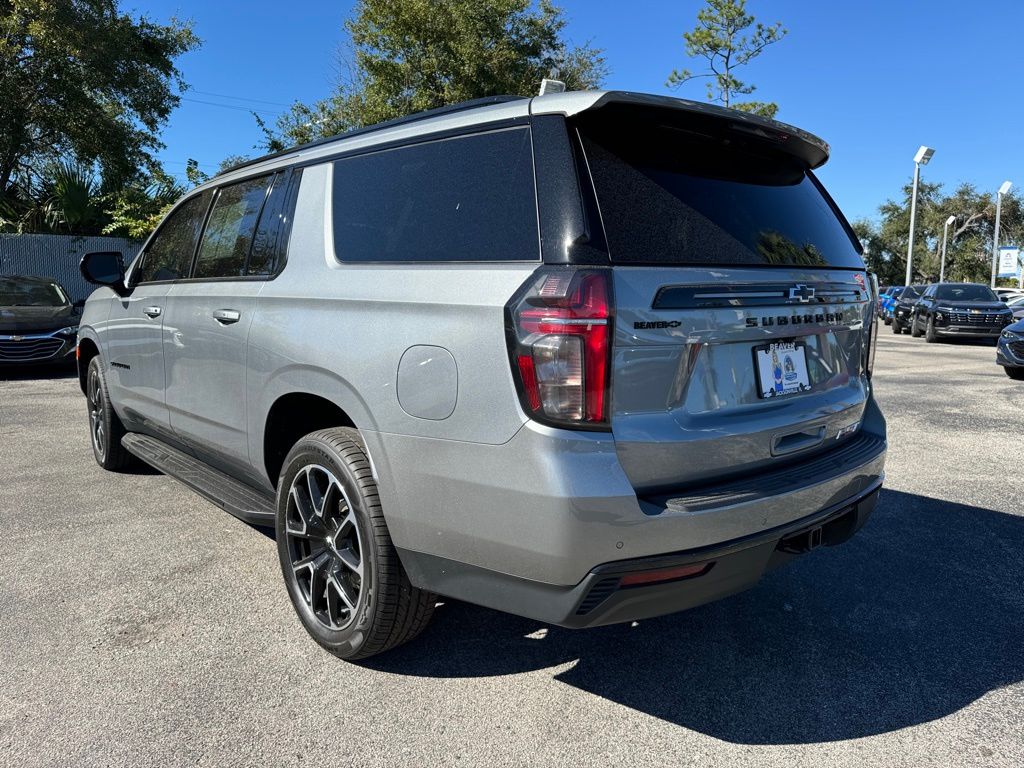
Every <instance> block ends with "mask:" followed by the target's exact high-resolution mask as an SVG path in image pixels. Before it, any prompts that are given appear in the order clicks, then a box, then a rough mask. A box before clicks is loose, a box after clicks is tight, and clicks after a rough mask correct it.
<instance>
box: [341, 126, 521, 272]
mask: <svg viewBox="0 0 1024 768" xmlns="http://www.w3.org/2000/svg"><path fill="white" fill-rule="evenodd" d="M333 225H334V226H333V229H334V250H335V254H336V256H337V258H338V259H339V260H340V261H342V262H474V261H477V262H479V261H523V260H529V261H536V260H539V258H540V244H539V237H538V229H537V203H536V193H535V189H534V179H533V152H532V148H531V144H530V131H529V129H528V128H509V129H505V130H497V131H490V132H487V133H478V134H472V135H468V136H459V137H455V138H448V139H440V140H434V141H426V142H424V143H421V144H415V145H411V146H404V147H398V148H395V149H388V150H382V151H379V152H372V153H369V154H365V155H358V156H355V157H348V158H343V159H340V160H337V161H335V162H334V169H333Z"/></svg>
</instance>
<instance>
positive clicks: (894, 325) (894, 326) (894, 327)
mask: <svg viewBox="0 0 1024 768" xmlns="http://www.w3.org/2000/svg"><path fill="white" fill-rule="evenodd" d="M892 332H893V333H895V334H896V335H897V336H899V335H900V334H901V333H903V328H902V327H901V326H900V324H899V323H898V322H897V321H896V318H895V317H894V318H893V319H892Z"/></svg>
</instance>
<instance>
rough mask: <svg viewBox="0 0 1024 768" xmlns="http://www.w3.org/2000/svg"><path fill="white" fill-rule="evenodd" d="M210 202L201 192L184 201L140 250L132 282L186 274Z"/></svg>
mask: <svg viewBox="0 0 1024 768" xmlns="http://www.w3.org/2000/svg"><path fill="white" fill-rule="evenodd" d="M209 202H210V193H209V192H204V193H203V194H201V195H197V196H196V197H193V198H192V199H191V200H187V201H186V202H184V203H183V204H182V205H180V206H179V207H178V208H177V209H176V210H175V211H174V213H172V214H171V215H170V216H169V217H168V218H167V220H166V221H165V222H164V223H163V225H162V226H161V227H160V229H159V230H158V231H157V233H156V237H154V238H153V241H152V242H151V243H150V244H149V247H148V248H147V249H146V252H145V254H143V257H142V264H141V265H140V268H139V269H137V270H136V271H135V274H134V275H133V278H132V282H134V283H136V284H138V283H149V282H154V281H157V280H178V279H180V278H182V277H187V276H188V270H189V267H191V266H192V256H193V255H194V254H195V252H196V241H198V240H199V232H200V230H202V228H203V218H204V217H205V216H206V208H207V206H208V205H209Z"/></svg>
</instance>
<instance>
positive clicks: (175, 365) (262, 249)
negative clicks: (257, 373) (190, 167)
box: [164, 173, 289, 476]
mask: <svg viewBox="0 0 1024 768" xmlns="http://www.w3.org/2000/svg"><path fill="white" fill-rule="evenodd" d="M288 175H289V174H287V173H278V174H276V175H275V174H264V175H262V176H258V177H254V178H250V179H246V180H244V181H240V182H236V183H234V184H230V185H225V186H223V187H221V188H219V189H218V190H217V192H216V195H215V197H214V200H213V204H212V207H211V209H210V214H209V217H208V219H207V223H206V227H205V229H204V231H203V235H202V238H201V240H200V243H199V248H198V251H197V253H196V258H195V264H194V266H193V268H192V271H191V274H190V277H189V279H188V280H184V281H182V282H179V283H176V284H175V285H173V286H172V287H171V289H170V291H169V293H168V295H167V302H166V305H167V306H166V312H165V314H164V329H165V339H166V343H165V346H164V368H165V371H166V377H167V386H166V403H167V409H168V413H169V417H170V425H171V428H172V429H173V430H174V432H175V435H176V436H177V438H178V439H179V440H181V441H182V442H184V443H186V444H187V445H188V446H189V447H190V448H191V449H192V450H193V451H194V452H195V453H196V454H197V455H198V456H199V457H200V458H202V459H203V460H205V461H207V462H208V463H210V464H212V465H214V466H216V467H218V468H220V469H222V470H224V471H227V472H229V473H231V474H235V475H239V474H241V475H246V476H247V475H250V474H251V472H250V470H249V452H248V445H247V430H246V395H245V393H246V388H245V384H246V344H247V339H248V334H249V328H250V326H251V324H252V319H253V313H254V310H255V306H256V299H257V297H258V295H259V293H260V290H261V289H262V287H263V285H264V282H265V281H266V280H267V279H268V278H269V277H270V276H271V275H272V274H273V273H274V271H275V266H276V263H277V259H276V256H277V232H278V227H277V225H278V223H279V216H278V213H279V208H280V203H281V201H282V198H283V197H284V196H285V193H286V189H285V187H286V185H287V181H288Z"/></svg>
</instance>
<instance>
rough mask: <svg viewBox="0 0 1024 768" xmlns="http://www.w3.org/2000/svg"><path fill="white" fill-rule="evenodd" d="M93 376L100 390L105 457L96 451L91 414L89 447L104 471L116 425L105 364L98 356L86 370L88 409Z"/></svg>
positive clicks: (88, 407)
mask: <svg viewBox="0 0 1024 768" xmlns="http://www.w3.org/2000/svg"><path fill="white" fill-rule="evenodd" d="M93 374H95V375H96V382H97V386H98V387H99V390H100V418H101V419H102V420H103V442H104V443H105V445H104V446H103V455H102V456H100V454H99V452H98V451H97V450H96V440H95V439H94V437H93V432H92V418H91V414H89V413H88V412H87V415H88V416H90V419H89V447H90V448H92V455H93V457H94V458H95V459H96V463H97V464H99V465H100V466H101V467H103V468H104V469H106V468H107V466H108V464H109V463H110V455H111V448H112V445H111V441H112V440H113V439H114V437H115V435H114V425H113V419H112V418H111V411H112V406H111V405H110V393H109V392H108V390H107V378H106V376H104V375H103V363H102V361H101V360H100V356H99V355H96V356H95V357H93V359H92V360H90V361H89V367H88V368H86V373H85V387H86V408H87V409H91V408H92V401H91V400H90V399H89V380H90V379H91V378H92V376H93Z"/></svg>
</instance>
